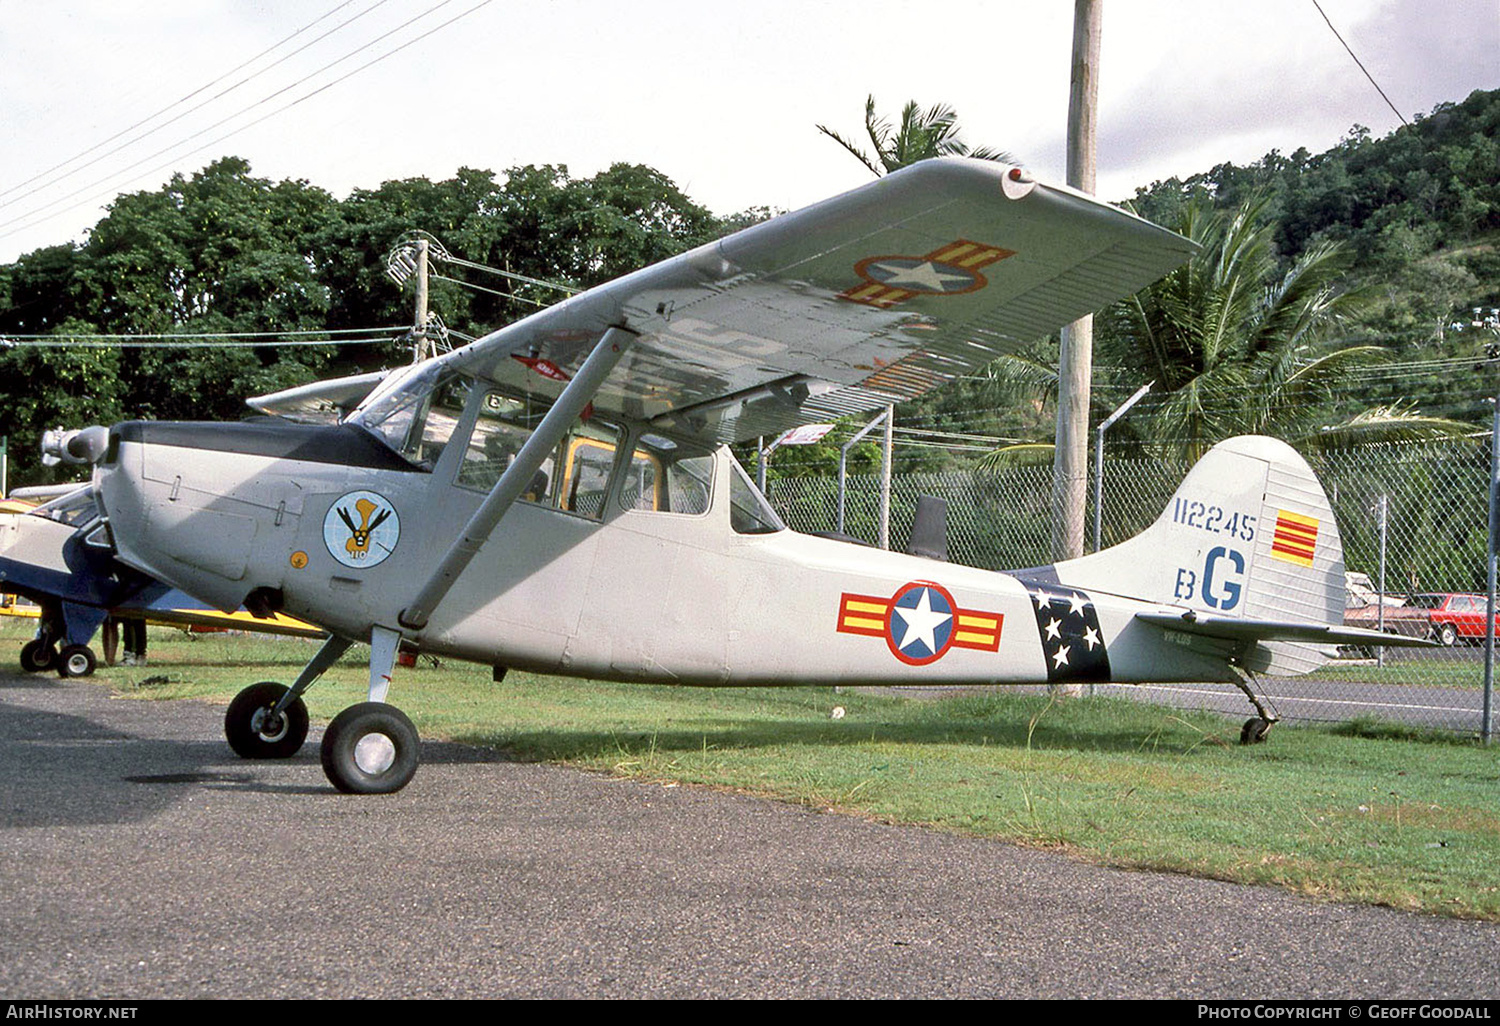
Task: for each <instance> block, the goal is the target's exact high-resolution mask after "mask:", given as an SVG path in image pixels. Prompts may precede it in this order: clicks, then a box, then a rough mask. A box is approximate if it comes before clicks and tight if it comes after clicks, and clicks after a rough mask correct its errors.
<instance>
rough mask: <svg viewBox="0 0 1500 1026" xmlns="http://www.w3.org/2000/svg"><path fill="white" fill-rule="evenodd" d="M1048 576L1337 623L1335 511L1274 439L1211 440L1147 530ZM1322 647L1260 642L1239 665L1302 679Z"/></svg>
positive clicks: (1339, 553)
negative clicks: (1210, 445) (1294, 674)
mask: <svg viewBox="0 0 1500 1026" xmlns="http://www.w3.org/2000/svg"><path fill="white" fill-rule="evenodd" d="M1033 573H1036V572H1033ZM1052 574H1055V576H1056V580H1057V582H1058V583H1060V584H1065V585H1071V586H1073V587H1078V588H1084V589H1087V590H1090V591H1099V592H1108V593H1112V594H1115V595H1123V596H1126V597H1129V598H1135V599H1142V600H1144V601H1147V602H1160V603H1162V604H1163V605H1169V606H1186V607H1188V608H1191V609H1197V610H1201V611H1203V612H1204V613H1207V614H1211V615H1213V616H1228V617H1235V618H1240V619H1247V620H1275V621H1296V622H1304V623H1309V624H1341V623H1342V622H1343V614H1344V601H1345V598H1344V592H1345V589H1344V553H1343V546H1342V544H1341V543H1340V541H1339V532H1338V525H1337V524H1335V523H1334V519H1333V509H1332V507H1331V506H1330V505H1329V503H1328V497H1327V496H1326V495H1325V494H1324V493H1323V488H1322V485H1320V484H1319V483H1318V479H1317V477H1316V476H1315V475H1314V474H1313V472H1312V468H1311V467H1309V466H1308V465H1307V461H1306V460H1304V459H1303V458H1302V457H1301V456H1300V455H1298V454H1297V452H1296V450H1294V449H1292V447H1291V446H1289V445H1287V444H1286V443H1285V442H1281V441H1278V440H1276V439H1274V438H1264V437H1259V436H1251V435H1246V436H1241V437H1238V438H1231V439H1228V440H1227V441H1224V442H1220V443H1219V444H1218V445H1216V446H1214V447H1213V449H1211V450H1210V451H1209V452H1208V453H1207V454H1206V455H1205V456H1204V457H1203V458H1202V459H1201V460H1199V461H1198V463H1197V464H1196V465H1195V466H1194V467H1193V469H1192V470H1191V471H1190V472H1189V473H1188V475H1187V477H1186V478H1185V479H1184V480H1183V482H1182V486H1181V487H1179V488H1178V489H1177V492H1176V494H1175V495H1173V496H1172V499H1171V501H1170V502H1168V503H1167V508H1166V509H1165V510H1164V511H1163V512H1162V514H1161V516H1160V517H1158V518H1157V520H1156V522H1155V523H1154V524H1152V525H1151V526H1150V527H1149V528H1147V529H1146V530H1145V531H1143V532H1142V533H1141V534H1139V535H1137V536H1136V537H1134V538H1132V539H1130V540H1129V541H1127V542H1123V543H1122V544H1120V545H1116V546H1114V547H1113V548H1110V549H1105V550H1104V551H1102V552H1097V553H1094V554H1093V555H1090V556H1084V557H1083V558H1081V559H1075V560H1069V561H1067V562H1064V563H1058V564H1056V565H1054V566H1052V567H1047V568H1044V569H1043V570H1042V571H1041V572H1040V575H1041V576H1042V577H1043V578H1044V579H1045V578H1046V577H1047V576H1050V575H1052ZM1325 649H1326V646H1322V647H1320V646H1317V645H1311V644H1305V643H1291V642H1261V643H1258V644H1257V645H1256V646H1255V647H1254V649H1253V650H1252V651H1251V652H1250V653H1248V654H1247V656H1246V658H1245V660H1244V665H1245V667H1246V668H1247V669H1250V670H1253V671H1256V672H1259V673H1278V674H1280V673H1305V672H1307V671H1308V670H1312V669H1315V668H1316V667H1318V666H1321V665H1322V664H1323V663H1324V662H1325V661H1326V659H1327V655H1326V652H1325Z"/></svg>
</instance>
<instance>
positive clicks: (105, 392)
mask: <svg viewBox="0 0 1500 1026" xmlns="http://www.w3.org/2000/svg"><path fill="white" fill-rule="evenodd" d="M1497 124H1500V92H1477V93H1474V94H1473V95H1472V96H1470V97H1469V98H1468V99H1466V100H1464V101H1462V102H1459V103H1454V104H1445V105H1442V106H1439V107H1438V108H1435V109H1434V110H1433V111H1432V112H1430V113H1429V114H1427V115H1425V116H1423V117H1421V118H1419V119H1417V120H1416V121H1415V123H1413V124H1412V125H1411V126H1409V127H1404V128H1401V129H1399V130H1398V131H1396V132H1394V133H1392V134H1391V135H1389V136H1387V137H1385V138H1383V139H1373V138H1371V137H1370V136H1369V133H1368V132H1367V131H1365V130H1363V129H1359V128H1356V129H1355V130H1354V131H1353V132H1351V134H1350V135H1349V137H1348V138H1346V139H1345V140H1344V141H1343V142H1342V143H1340V144H1339V145H1338V146H1336V147H1334V148H1333V149H1331V150H1329V151H1328V152H1326V153H1322V154H1318V155H1312V154H1308V153H1307V152H1306V151H1305V150H1298V151H1297V152H1296V153H1293V154H1291V155H1290V156H1284V155H1282V154H1279V153H1271V154H1268V155H1267V156H1266V157H1264V158H1263V159H1262V160H1260V161H1257V162H1255V163H1253V164H1251V165H1249V166H1246V167H1237V166H1235V165H1232V164H1223V165H1220V166H1218V167H1215V168H1213V169H1212V170H1210V171H1208V172H1205V173H1204V174H1202V175H1196V176H1193V177H1192V178H1189V179H1187V180H1185V181H1178V180H1175V179H1174V180H1170V181H1166V182H1158V183H1155V184H1153V185H1152V186H1151V187H1150V188H1147V189H1142V190H1140V191H1139V193H1138V194H1137V196H1136V197H1135V199H1134V201H1133V202H1134V204H1135V205H1136V207H1137V209H1138V210H1139V211H1140V212H1141V213H1142V214H1144V215H1145V216H1147V217H1150V218H1151V219H1153V220H1156V221H1159V222H1160V223H1163V224H1166V225H1168V226H1172V225H1173V224H1174V221H1175V220H1176V219H1178V218H1179V216H1180V215H1181V213H1182V211H1183V210H1184V209H1185V208H1186V207H1187V206H1188V205H1189V204H1190V203H1191V202H1193V201H1195V200H1196V201H1198V202H1200V203H1209V204H1213V205H1215V206H1216V207H1219V208H1223V209H1226V210H1227V209H1230V208H1232V207H1234V206H1235V204H1237V203H1238V202H1240V200H1242V199H1243V198H1244V197H1245V196H1247V195H1249V194H1251V193H1252V192H1256V191H1257V190H1263V191H1264V192H1266V193H1267V194H1268V195H1269V196H1270V204H1269V207H1268V211H1269V216H1271V217H1272V218H1274V219H1275V240H1276V248H1277V250H1278V256H1279V258H1280V259H1282V260H1283V261H1287V262H1288V263H1289V262H1290V261H1292V260H1294V259H1295V258H1296V257H1297V256H1298V254H1300V253H1302V252H1305V251H1306V250H1307V249H1308V248H1309V247H1310V246H1313V245H1314V244H1316V243H1318V242H1320V241H1323V240H1338V241H1340V242H1342V243H1344V244H1346V245H1347V246H1348V247H1349V249H1350V252H1351V254H1352V267H1351V271H1350V275H1349V281H1350V284H1356V285H1364V286H1368V287H1369V288H1370V289H1371V290H1372V292H1373V293H1375V294H1376V297H1377V300H1378V301H1377V302H1375V303H1373V304H1372V305H1371V306H1370V307H1369V308H1368V309H1367V310H1366V311H1365V313H1363V314H1362V315H1361V320H1360V321H1359V323H1358V324H1357V325H1355V326H1354V327H1355V328H1357V330H1358V332H1360V333H1362V334H1363V335H1364V336H1367V337H1370V338H1374V339H1378V340H1379V343H1380V344H1381V345H1385V346H1388V347H1391V348H1392V349H1393V350H1401V351H1406V350H1412V351H1421V352H1424V353H1427V354H1435V353H1443V354H1450V353H1451V354H1457V355H1461V356H1462V355H1471V354H1473V353H1481V352H1483V348H1484V345H1485V344H1486V342H1488V343H1490V344H1493V343H1494V341H1495V339H1496V334H1495V331H1494V330H1485V329H1480V330H1474V329H1472V328H1470V327H1469V326H1468V325H1467V322H1468V321H1470V320H1471V319H1472V317H1471V315H1470V310H1471V309H1472V308H1474V307H1481V308H1484V309H1486V310H1488V309H1489V308H1494V307H1500V273H1497V272H1500V257H1497V254H1496V248H1495V241H1496V239H1497V238H1500V141H1497V139H1496V129H1497ZM765 213H766V212H765V211H763V210H756V211H748V212H745V213H743V214H738V215H735V216H732V217H718V216H715V215H714V214H712V213H710V212H709V211H708V210H706V209H704V208H703V207H701V206H699V205H698V204H696V203H694V202H693V201H692V200H691V199H690V198H689V197H688V196H686V195H684V194H683V193H682V192H681V190H679V189H678V188H677V187H676V186H675V185H674V184H673V183H672V182H671V181H670V180H669V179H667V178H666V177H665V176H663V175H662V174H660V173H659V172H657V171H654V170H652V169H651V168H648V167H643V166H639V165H631V164H618V165H616V166H614V167H612V168H610V169H609V170H607V171H604V172H601V173H600V174H598V175H595V176H593V177H592V178H584V179H579V178H574V177H572V176H571V175H570V174H569V173H568V171H567V169H566V168H564V167H557V166H547V167H522V168H513V169H510V170H508V171H506V172H505V173H503V174H500V175H496V174H495V173H493V172H490V171H480V170H472V169H462V170H460V171H459V173H458V174H457V175H456V176H455V177H454V178H452V179H450V180H447V181H442V182H430V181H428V180H426V179H409V180H405V181H397V182H387V183H385V184H384V185H382V186H380V187H379V188H376V189H360V190H355V191H354V192H353V193H352V194H351V195H350V196H348V197H347V198H344V199H342V200H340V199H337V198H335V197H333V196H332V195H330V194H329V193H328V192H326V191H325V190H323V189H320V188H318V187H317V186H315V185H312V184H310V183H308V182H306V181H282V182H271V181H269V180H266V179H262V178H257V177H255V176H254V175H253V174H252V172H251V168H250V167H249V165H248V164H247V163H246V162H245V161H243V160H241V159H238V158H235V157H225V158H223V159H220V160H218V161H216V162H214V163H213V164H210V165H209V166H208V167H206V168H204V169H203V170H202V171H200V172H198V173H196V174H194V175H192V176H188V177H183V176H177V177H174V178H173V179H172V181H170V182H169V183H167V184H166V185H165V186H163V187H162V188H160V189H158V190H155V191H151V192H139V193H133V194H129V195H123V196H121V197H119V198H118V199H117V200H115V202H114V204H113V205H112V206H111V208H110V210H109V212H108V214H107V215H106V216H105V217H104V218H103V219H102V220H100V221H99V223H98V224H97V225H95V227H94V228H93V230H92V231H91V232H90V233H89V235H88V238H87V240H86V241H85V242H84V243H82V244H80V245H73V244H67V245H60V246H52V247H47V248H44V249H39V250H36V251H35V252H32V253H29V254H27V255H25V256H24V257H22V258H20V259H19V260H17V261H15V262H14V263H11V264H8V265H4V266H0V345H4V347H5V348H4V351H3V352H0V435H6V436H8V437H9V439H10V452H11V456H12V474H11V483H12V484H13V485H15V484H22V483H30V482H34V481H38V480H46V476H47V474H48V473H49V472H48V471H45V470H43V469H41V468H40V467H38V466H36V465H35V462H34V458H33V454H34V452H35V443H36V441H37V439H38V438H39V436H40V433H41V431H42V430H43V429H45V428H47V427H50V426H53V425H56V424H66V425H70V426H76V425H81V424H85V423H109V422H112V421H116V420H121V419H125V418H127V417H157V418H201V419H214V418H219V419H225V418H230V419H232V418H235V417H238V416H240V415H241V413H242V412H243V405H242V400H243V398H244V397H245V396H248V395H253V394H256V393H259V392H266V391H270V390H273V389H276V388H280V387H285V386H288V385H291V384H296V383H300V382H302V381H306V380H310V379H312V378H314V377H319V376H326V375H328V374H332V373H346V372H350V371H353V370H356V369H368V368H370V367H372V366H379V365H381V364H385V365H391V364H394V363H397V362H400V361H401V360H403V359H404V358H406V357H405V355H404V353H403V351H402V350H401V349H400V348H399V346H398V345H396V344H394V343H392V342H390V341H389V340H390V339H392V338H395V337H398V336H399V334H400V330H401V329H400V326H402V325H407V324H410V323H411V320H412V300H411V294H410V290H409V289H408V290H406V291H403V290H401V289H400V288H399V287H398V286H396V285H395V284H394V283H393V282H391V281H390V280H389V279H388V278H387V277H386V275H385V267H386V256H387V253H388V252H389V251H390V249H391V247H392V246H393V245H394V244H395V242H396V241H397V240H398V238H399V237H400V236H401V235H402V234H403V233H405V232H407V231H409V230H411V229H414V228H419V229H424V230H426V231H428V232H431V233H432V234H433V235H435V236H436V237H437V238H439V239H440V240H441V241H442V242H443V243H444V244H446V246H447V247H448V249H449V250H450V251H451V252H452V253H453V254H454V255H456V256H459V257H462V258H465V259H466V260H468V261H473V262H474V263H477V264H482V265H488V266H491V267H499V268H502V269H505V270H508V271H511V272H515V273H519V274H522V275H526V276H530V277H532V278H536V279H544V280H548V281H555V282H560V283H563V284H566V285H569V286H573V287H587V286H590V285H593V284H596V283H598V282H601V281H605V280H608V279H609V278H611V277H614V276H616V275H618V274H621V273H624V272H626V271H629V270H632V269H634V268H636V267H639V266H642V265H644V264H647V263H650V262H652V261H655V260H659V259H661V258H663V257H665V256H668V255H670V254H673V253H676V252H680V251H682V250H684V249H686V248H689V247H691V246H693V245H697V244H699V243H701V242H704V241H707V240H709V239H712V238H715V237H718V236H720V235H722V234H724V233H725V232H728V231H731V230H734V229H735V228H737V227H740V226H742V225H743V224H746V223H749V222H751V221H753V220H755V219H756V218H758V217H761V216H764V215H765ZM440 270H441V271H442V272H443V274H444V275H446V279H442V278H440V279H438V280H435V281H434V283H433V289H432V307H433V309H434V310H435V311H436V312H438V313H439V314H440V315H441V316H442V318H443V319H444V321H445V322H446V323H447V325H448V326H450V327H451V328H453V329H456V331H458V332H460V333H463V334H467V335H478V334H481V333H483V332H485V331H488V330H491V329H492V328H494V327H497V326H499V325H501V324H504V323H507V322H509V321H511V320H514V319H516V318H517V317H520V316H523V315H524V314H526V313H528V312H530V311H531V310H534V309H536V308H537V306H539V305H547V304H550V303H552V302H555V301H557V300H558V299H559V298H561V295H560V294H559V293H557V292H555V291H552V290H548V289H545V288H541V287H539V286H535V285H524V284H518V283H517V282H516V281H515V280H514V279H502V278H494V277H492V276H486V275H485V274H483V273H481V272H480V271H478V270H476V269H472V268H460V267H458V266H457V265H448V266H446V267H445V268H440ZM448 279H460V280H448ZM461 282H462V283H461ZM1455 325H1459V327H1455ZM251 332H259V333H273V334H265V335H257V336H254V337H250V336H246V335H242V334H240V335H236V336H235V337H234V338H233V339H232V340H233V341H234V342H235V343H236V345H234V346H233V347H227V348H226V347H224V346H223V345H222V343H223V342H225V341H228V340H230V336H229V333H251ZM292 332H300V333H304V334H297V335H288V334H285V333H292ZM319 332H343V333H344V334H340V335H319V334H317V333H319ZM214 333H224V334H222V335H218V336H215V335H214ZM274 333H282V334H274ZM101 335H128V336H143V335H158V336H160V335H192V336H195V337H193V338H190V339H187V338H184V339H164V340H160V341H169V342H172V343H173V344H172V346H171V347H170V348H167V347H143V346H137V345H122V344H120V343H119V342H117V341H115V340H111V339H104V338H98V337H97V336H101ZM87 336H94V337H92V338H89V337H87ZM365 339H377V340H384V341H375V342H369V341H360V340H365ZM349 340H354V341H352V342H351V341H349ZM320 341H329V342H332V341H337V342H340V344H337V345H334V344H318V343H319V342H320ZM247 343H257V344H255V345H249V344H247ZM271 343H275V344H274V345H273V344H271ZM1388 385H1389V383H1388V382H1387V383H1386V384H1381V385H1378V386H1375V387H1387V386H1388ZM1389 387H1392V388H1395V387H1398V386H1394V385H1391V386H1389ZM1399 387H1405V384H1402V385H1401V386H1399ZM1484 387H1487V388H1489V389H1490V390H1491V391H1493V382H1490V383H1488V384H1487V385H1485V386H1484ZM1455 388H1459V389H1460V390H1463V389H1467V388H1468V384H1467V383H1466V382H1463V381H1455V377H1454V376H1453V375H1449V376H1448V377H1447V378H1446V379H1444V380H1434V381H1431V382H1427V383H1424V384H1422V386H1421V389H1419V391H1421V394H1422V396H1423V397H1424V400H1425V401H1433V402H1439V403H1442V402H1447V403H1448V404H1449V405H1452V406H1454V407H1455V409H1453V410H1445V411H1442V412H1444V413H1446V414H1447V415H1450V416H1454V415H1459V413H1458V411H1457V405H1459V400H1458V399H1456V398H1451V397H1450V399H1443V398H1442V395H1439V394H1438V393H1440V392H1442V390H1443V389H1448V390H1453V389H1455ZM1470 390H1471V389H1470ZM944 392H945V394H943V395H938V396H935V397H933V398H932V399H930V400H929V401H927V402H925V403H923V404H921V405H920V406H918V407H916V408H914V411H913V412H912V417H913V418H921V419H925V420H926V421H928V422H929V423H931V424H932V425H933V426H935V427H949V428H955V429H962V430H968V431H981V432H983V431H990V432H994V431H996V430H999V429H1000V428H1002V427H1003V428H1004V431H1003V433H1011V432H1013V431H1015V430H1017V424H1016V420H1017V416H1018V414H1016V413H1015V412H1011V413H1010V414H1009V415H1008V416H1006V417H1004V418H1001V419H1003V420H1004V423H1003V424H1002V423H1000V420H997V418H996V417H994V416H990V415H986V414H982V413H975V412H974V411H975V410H976V408H979V407H982V405H983V403H984V402H985V401H987V400H986V399H985V398H984V397H983V396H982V395H980V394H978V393H977V392H976V391H975V387H974V386H971V385H965V384H960V387H958V388H955V389H951V390H944ZM1106 394H1107V393H1106ZM1465 394H1466V393H1465ZM988 401H991V402H992V400H988ZM959 410H963V411H964V412H963V413H962V414H959V413H958V412H957V411H959ZM1031 416H1032V418H1033V419H1034V420H1035V421H1036V424H1035V425H1032V426H1033V427H1041V426H1044V425H1045V422H1046V420H1047V418H1048V417H1049V416H1050V414H1048V413H1047V412H1046V411H1045V410H1043V409H1041V408H1040V407H1038V408H1037V409H1036V410H1035V411H1033V414H1032V415H1031ZM1022 419H1024V417H1023V418H1022Z"/></svg>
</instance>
